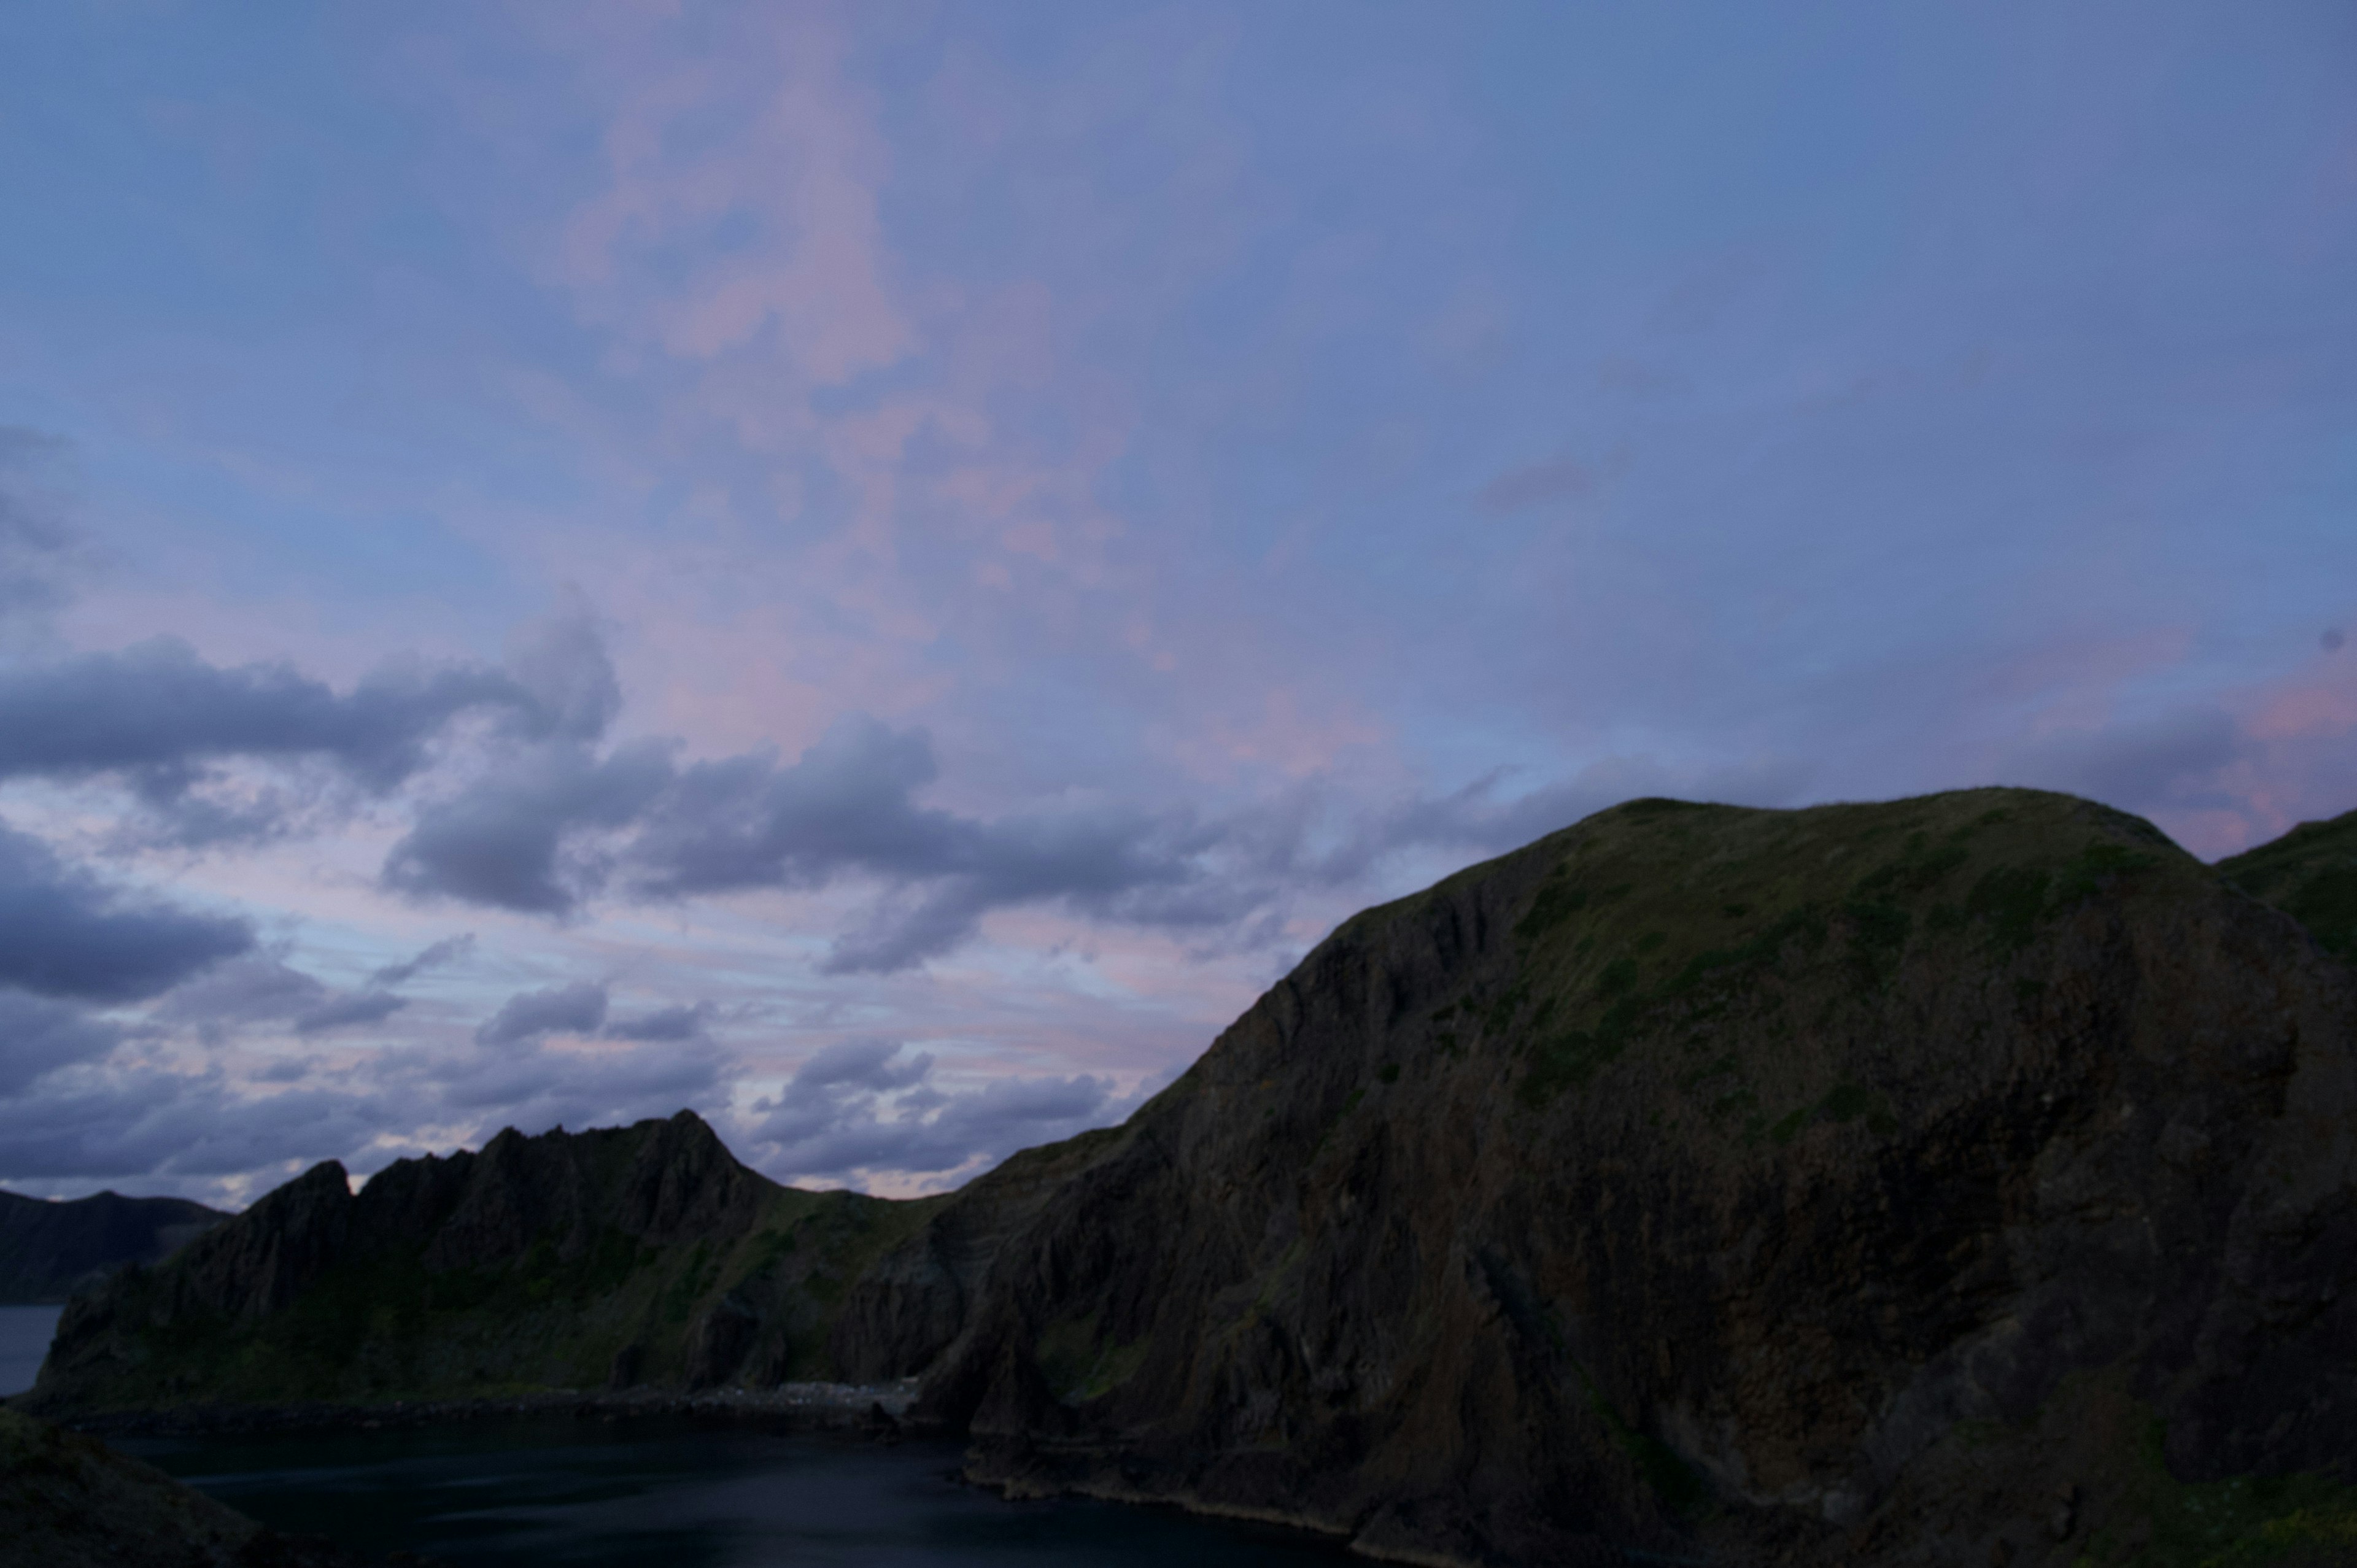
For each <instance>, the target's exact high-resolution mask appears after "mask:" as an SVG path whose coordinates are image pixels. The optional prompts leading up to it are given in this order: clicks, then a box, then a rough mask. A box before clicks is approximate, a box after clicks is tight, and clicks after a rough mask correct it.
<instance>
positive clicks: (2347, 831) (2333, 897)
mask: <svg viewBox="0 0 2357 1568" xmlns="http://www.w3.org/2000/svg"><path fill="white" fill-rule="evenodd" d="M2218 870H2219V873H2220V874H2221V875H2223V876H2224V877H2225V878H2226V879H2227V880H2228V881H2230V882H2232V883H2233V885H2234V886H2237V887H2240V888H2241V889H2242V890H2243V891H2244V892H2245V893H2248V894H2250V895H2251V896H2252V897H2255V898H2264V899H2266V901H2267V902H2268V903H2270V904H2273V905H2274V906H2276V908H2279V909H2282V910H2284V911H2285V912H2286V913H2287V914H2289V915H2291V916H2292V917H2293V918H2296V919H2298V921H2299V923H2300V924H2302V925H2304V926H2306V927H2307V928H2308V929H2309V931H2310V932H2311V933H2312V934H2314V936H2315V938H2316V940H2318V941H2319V942H2320V943H2322V944H2323V945H2324V948H2325V950H2326V951H2328V952H2330V953H2332V954H2334V955H2336V956H2338V957H2340V958H2342V959H2347V960H2349V961H2352V962H2357V811H2344V812H2343V813H2341V815H2340V816H2337V817H2334V818H2333V819H2331V820H2330V822H2302V823H2300V825H2299V826H2298V827H2296V828H2294V829H2292V831H2291V832H2287V833H2286V834H2285V835H2284V836H2283V837H2281V838H2279V839H2277V840H2276V841H2275V842H2274V843H2266V844H2261V845H2260V846H2259V847H2258V848H2256V849H2255V850H2250V851H2247V852H2245V853H2244V854H2238V855H2235V856H2233V858H2232V859H2229V860H2222V861H2220V862H2219V863H2218Z"/></svg>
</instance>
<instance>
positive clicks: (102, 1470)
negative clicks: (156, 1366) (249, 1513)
mask: <svg viewBox="0 0 2357 1568" xmlns="http://www.w3.org/2000/svg"><path fill="white" fill-rule="evenodd" d="M0 1563H27V1564H30V1563H38V1564H40V1568H363V1565H364V1563H365V1559H363V1558H361V1556H360V1555H359V1554H357V1553H355V1552H345V1551H343V1550H341V1549H339V1548H338V1547H335V1546H333V1545H330V1544H329V1543H328V1542H327V1541H307V1540H302V1539H299V1538H293V1537H288V1536H284V1535H281V1534H279V1533H278V1532H277V1531H275V1530H264V1528H263V1527H262V1526H261V1525H259V1524H256V1523H255V1522H254V1521H253V1520H250V1519H248V1518H246V1517H245V1516H244V1515H243V1514H242V1513H239V1512H237V1511H236V1510H235V1509H231V1508H228V1507H227V1506H225V1505H223V1504H221V1503H217V1502H215V1501H214V1500H213V1499H212V1498H209V1497H206V1496H205V1495H204V1494H203V1493H202V1492H199V1491H198V1490H196V1489H195V1488H194V1487H187V1486H183V1485H182V1484H180V1483H179V1482H178V1481H175V1480H173V1479H172V1478H171V1477H169V1476H167V1475H165V1474H164V1473H163V1472H162V1471H160V1470H157V1469H156V1468H154V1467H153V1466H147V1465H143V1464H141V1463H139V1461H137V1460H136V1459H131V1458H126V1457H125V1456H124V1455H121V1454H118V1453H116V1452H115V1451H114V1450H113V1449H112V1448H109V1447H107V1446H106V1445H105V1444H102V1443H100V1442H97V1441H96V1440H95V1439H92V1438H89V1437H85V1436H82V1435H81V1434H79V1433H72V1432H64V1431H60V1430H59V1428H57V1427H54V1426H51V1425H49V1424H48V1423H45V1422H39V1421H35V1420H34V1419H32V1418H31V1417H30V1416H27V1415H23V1414H20V1413H19V1412H16V1411H13V1410H0Z"/></svg>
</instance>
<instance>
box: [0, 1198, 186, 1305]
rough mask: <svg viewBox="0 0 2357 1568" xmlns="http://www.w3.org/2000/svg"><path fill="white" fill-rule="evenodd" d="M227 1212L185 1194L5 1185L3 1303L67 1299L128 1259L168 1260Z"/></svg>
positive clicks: (0, 1236) (1, 1209)
mask: <svg viewBox="0 0 2357 1568" xmlns="http://www.w3.org/2000/svg"><path fill="white" fill-rule="evenodd" d="M226 1218H227V1216H225V1215H223V1214H221V1212H220V1211H219V1210H217V1209H211V1208H206V1207H205V1206H204V1205H203V1204H201V1203H190V1202H188V1200H186V1199H185V1198H178V1197H120V1196H118V1195H117V1194H114V1193H112V1192H101V1193H94V1194H92V1195H91V1196H90V1197H78V1198H75V1199H74V1200H73V1201H72V1202H70V1203H44V1202H42V1201H41V1200H40V1199H38V1198H33V1197H24V1196H22V1195H21V1194H18V1193H13V1192H0V1306H13V1305H22V1304H24V1303H27V1302H56V1301H63V1300H65V1299H66V1297H68V1296H70V1295H71V1294H73V1293H74V1292H75V1291H76V1290H77V1289H79V1288H80V1287H81V1286H83V1285H86V1284H94V1283H97V1281H98V1280H99V1279H100V1278H101V1277H102V1276H103V1275H105V1274H107V1273H111V1272H112V1271H113V1270H115V1269H119V1268H121V1267H122V1266H123V1265H124V1264H125V1263H155V1262H162V1261H163V1260H164V1259H165V1258H166V1257H167V1256H169V1255H170V1254H171V1253H172V1252H173V1251H174V1250H175V1249H177V1248H179V1247H181V1246H183V1245H185V1244H186V1243H187V1242H188V1241H189V1240H193V1239H194V1238H195V1237H197V1236H199V1235H201V1234H202V1233H203V1232H204V1231H206V1230H210V1229H211V1228H212V1227H213V1226H215V1225H218V1224H220V1223H221V1220H222V1219H226Z"/></svg>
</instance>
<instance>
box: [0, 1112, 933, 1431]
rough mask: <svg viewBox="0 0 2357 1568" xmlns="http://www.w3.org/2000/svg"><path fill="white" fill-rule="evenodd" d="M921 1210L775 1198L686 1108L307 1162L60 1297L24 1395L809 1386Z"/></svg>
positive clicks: (145, 1399) (26, 1400) (115, 1401)
mask: <svg viewBox="0 0 2357 1568" xmlns="http://www.w3.org/2000/svg"><path fill="white" fill-rule="evenodd" d="M931 1207H935V1206H933V1205H927V1204H921V1203H920V1204H916V1205H902V1204H893V1203H888V1202H885V1201H883V1200H880V1199H876V1198H869V1197H861V1196H859V1195H857V1194H853V1193H824V1194H821V1193H808V1192H802V1191H798V1190H795V1189H792V1188H789V1187H780V1186H779V1185H777V1184H776V1183H774V1182H772V1181H770V1180H769V1179H768V1178H767V1177H765V1176H760V1175H759V1174H757V1173H755V1172H753V1171H751V1170H748V1169H747V1168H746V1167H745V1166H744V1165H739V1164H738V1163H737V1160H736V1159H735V1157H734V1156H732V1155H730V1154H729V1153H728V1151H727V1150H726V1148H725V1147H723V1146H722V1144H721V1143H720V1140H719V1139H718V1138H717V1137H716V1136H714V1134H713V1133H712V1130H711V1129H710V1128H709V1127H707V1126H706V1125H705V1123H704V1122H702V1121H700V1120H698V1119H697V1118H696V1117H695V1116H694V1114H693V1113H691V1112H681V1113H680V1114H679V1115H677V1116H675V1117H673V1118H672V1119H671V1120H670V1121H668V1122H640V1123H639V1124H638V1125H637V1126H635V1127H629V1128H619V1129H613V1130H608V1131H598V1132H589V1133H565V1132H562V1131H559V1132H554V1133H545V1134H543V1135H542V1136H540V1137H537V1138H526V1137H523V1136H522V1135H521V1134H519V1133H514V1132H512V1131H510V1132H507V1133H501V1134H500V1136H499V1137H497V1138H494V1139H493V1140H491V1142H490V1144H486V1145H485V1146H484V1147H483V1149H482V1150H481V1151H480V1152H479V1153H463V1152H462V1153H460V1154H457V1155H452V1156H450V1157H449V1158H447V1159H442V1158H435V1157H428V1158H425V1159H418V1160H404V1161H401V1162H399V1163H397V1164H395V1165H391V1166H388V1167H387V1168H386V1169H384V1170H383V1171H381V1172H379V1173H378V1174H377V1175H376V1176H374V1177H372V1178H371V1180H370V1181H369V1182H368V1184H367V1185H366V1186H365V1187H362V1188H361V1191H360V1193H359V1194H358V1195H357V1196H355V1195H354V1194H353V1193H352V1192H351V1190H350V1182H349V1180H348V1179H347V1177H346V1175H345V1173H344V1170H343V1167H341V1166H340V1165H335V1164H332V1163H330V1164H326V1165H318V1166H317V1167H315V1168H313V1169H312V1170H311V1171H309V1172H308V1173H307V1174H306V1175H304V1176H301V1177H299V1178H297V1179H296V1180H295V1181H292V1182H289V1183H287V1184H286V1185H285V1187H279V1188H278V1189H276V1190H275V1191H274V1192H272V1193H271V1194H269V1195H268V1196H267V1197H264V1198H263V1199H262V1200H261V1201H260V1202H258V1203H256V1204H255V1205H254V1206H253V1208H250V1209H248V1210H247V1211H246V1212H245V1213H243V1214H242V1215H240V1216H238V1217H237V1218H236V1219H232V1220H231V1221H229V1222H228V1223H226V1224H224V1225H222V1226H221V1227H220V1228H218V1229H216V1230H211V1231H209V1232H208V1233H206V1234H205V1235H203V1236H202V1237H200V1238H199V1239H198V1240H196V1241H195V1242H193V1243H191V1244H190V1245H189V1246H188V1247H187V1248H186V1249H185V1250H184V1251H181V1252H179V1253H178V1255H176V1256H175V1257H173V1258H172V1259H171V1260H170V1261H169V1262H166V1263H164V1264H162V1265H160V1266H158V1267H156V1268H153V1269H134V1270H126V1271H125V1272H124V1273H122V1274H120V1275H117V1276H116V1277H114V1278H113V1279H112V1280H110V1281H108V1282H107V1283H105V1284H104V1285H102V1287H100V1288H98V1289H96V1290H94V1291H92V1292H90V1293H87V1294H83V1295H80V1296H77V1297H76V1298H75V1299H74V1300H73V1302H72V1303H71V1304H70V1305H69V1306H68V1307H67V1310H66V1312H65V1315H64V1316H63V1317H62V1318H61V1319H60V1320H59V1325H58V1335H57V1340H56V1343H55V1344H54V1346H53V1347H52V1348H51V1350H50V1352H49V1358H48V1361H47V1362H46V1363H45V1364H44V1365H43V1367H42V1369H41V1376H40V1380H39V1381H38V1384H37V1385H36V1387H35V1388H34V1390H33V1391H32V1392H31V1393H30V1394H29V1395H27V1396H24V1397H23V1398H21V1399H20V1400H18V1401H17V1403H18V1404H20V1405H23V1406H25V1407H27V1408H30V1409H34V1410H38V1411H48V1412H74V1413H91V1412H98V1411H102V1410H106V1409H113V1408H128V1407H139V1406H150V1405H157V1404H169V1403H175V1402H187V1401H195V1400H205V1401H230V1402H241V1401H242V1402H276V1401H286V1400H296V1399H319V1400H350V1401H365V1400H382V1399H389V1398H394V1397H404V1398H411V1397H427V1396H437V1397H439V1396H451V1395H459V1394H468V1393H480V1392H487V1391H506V1390H514V1389H524V1388H550V1387H554V1388H583V1387H589V1388H600V1387H607V1386H627V1385H630V1384H635V1383H640V1382H651V1383H659V1384H664V1385H669V1386H673V1387H687V1388H696V1387H705V1386H709V1385H711V1384H715V1383H719V1382H724V1381H730V1380H737V1381H749V1382H754V1383H775V1382H778V1381H781V1380H784V1379H786V1378H787V1377H789V1376H793V1375H801V1376H813V1375H817V1374H819V1373H820V1372H822V1371H823V1369H824V1366H825V1362H824V1346H825V1340H826V1335H827V1333H828V1331H829V1328H830V1327H831V1326H832V1323H833V1319H834V1311H835V1304H836V1303H837V1302H838V1301H839V1299H840V1296H841V1294H842V1291H843V1288H844V1286H845V1283H847V1282H848V1280H849V1279H850V1278H851V1276H852V1275H854V1274H855V1273H857V1271H858V1270H859V1269H860V1268H861V1267H862V1266H863V1265H864V1264H865V1262H866V1261H867V1259H868V1258H869V1257H871V1256H872V1255H873V1254H874V1253H875V1252H876V1251H878V1250H880V1249H881V1248H883V1247H884V1246H886V1245H888V1243H890V1242H892V1241H895V1240H899V1237H900V1236H901V1235H902V1234H903V1233H904V1232H905V1230H906V1229H907V1228H908V1227H909V1225H911V1224H913V1223H915V1222H917V1221H918V1220H920V1219H922V1218H923V1217H924V1216H925V1214H927V1213H928V1212H929V1211H930V1208H931Z"/></svg>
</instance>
